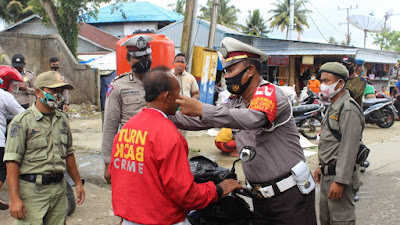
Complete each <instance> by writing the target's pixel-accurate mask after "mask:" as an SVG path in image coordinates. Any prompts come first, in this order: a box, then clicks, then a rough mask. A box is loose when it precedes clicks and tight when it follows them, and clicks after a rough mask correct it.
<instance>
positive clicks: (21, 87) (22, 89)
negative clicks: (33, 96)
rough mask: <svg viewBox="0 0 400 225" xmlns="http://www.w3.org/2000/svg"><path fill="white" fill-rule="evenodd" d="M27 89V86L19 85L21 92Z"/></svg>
mask: <svg viewBox="0 0 400 225" xmlns="http://www.w3.org/2000/svg"><path fill="white" fill-rule="evenodd" d="M26 89H27V87H26V86H25V85H23V84H20V85H19V90H21V91H26Z"/></svg>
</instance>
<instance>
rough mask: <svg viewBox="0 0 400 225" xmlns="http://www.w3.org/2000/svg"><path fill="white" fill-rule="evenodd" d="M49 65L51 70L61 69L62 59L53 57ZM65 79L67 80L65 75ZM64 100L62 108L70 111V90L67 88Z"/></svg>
mask: <svg viewBox="0 0 400 225" xmlns="http://www.w3.org/2000/svg"><path fill="white" fill-rule="evenodd" d="M49 66H50V70H51V71H59V70H60V60H59V59H58V58H57V57H51V58H50V60H49ZM62 77H63V80H64V81H65V77H64V76H62ZM63 97H64V101H63V103H62V104H61V105H60V110H64V112H68V110H69V92H68V90H67V89H65V90H64V92H63Z"/></svg>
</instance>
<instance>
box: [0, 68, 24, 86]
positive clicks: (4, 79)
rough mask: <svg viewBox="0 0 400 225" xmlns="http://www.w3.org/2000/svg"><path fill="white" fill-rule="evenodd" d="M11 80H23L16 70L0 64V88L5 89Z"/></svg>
mask: <svg viewBox="0 0 400 225" xmlns="http://www.w3.org/2000/svg"><path fill="white" fill-rule="evenodd" d="M11 80H15V81H21V82H22V81H23V80H22V76H21V74H20V73H19V72H18V70H16V69H14V68H12V67H9V66H0V88H2V89H7V88H8V84H9V83H10V81H11Z"/></svg>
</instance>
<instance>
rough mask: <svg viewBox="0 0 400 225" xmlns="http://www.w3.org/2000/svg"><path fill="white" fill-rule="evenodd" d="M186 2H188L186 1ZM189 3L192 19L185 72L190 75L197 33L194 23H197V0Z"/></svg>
mask: <svg viewBox="0 0 400 225" xmlns="http://www.w3.org/2000/svg"><path fill="white" fill-rule="evenodd" d="M186 2H188V1H186ZM189 2H192V4H193V12H192V18H191V23H192V26H191V30H190V36H189V47H188V52H187V54H186V60H187V63H188V68H187V71H188V72H189V73H190V72H191V71H192V65H193V60H192V59H193V48H194V43H195V41H196V33H197V28H196V23H197V0H191V1H189Z"/></svg>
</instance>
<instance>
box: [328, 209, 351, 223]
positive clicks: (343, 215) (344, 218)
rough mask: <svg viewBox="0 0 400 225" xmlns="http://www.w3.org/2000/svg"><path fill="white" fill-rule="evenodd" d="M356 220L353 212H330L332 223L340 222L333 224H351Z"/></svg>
mask: <svg viewBox="0 0 400 225" xmlns="http://www.w3.org/2000/svg"><path fill="white" fill-rule="evenodd" d="M355 220H356V214H355V211H354V210H344V211H336V212H332V221H333V222H340V223H335V224H352V223H351V222H354V221H355Z"/></svg>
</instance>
